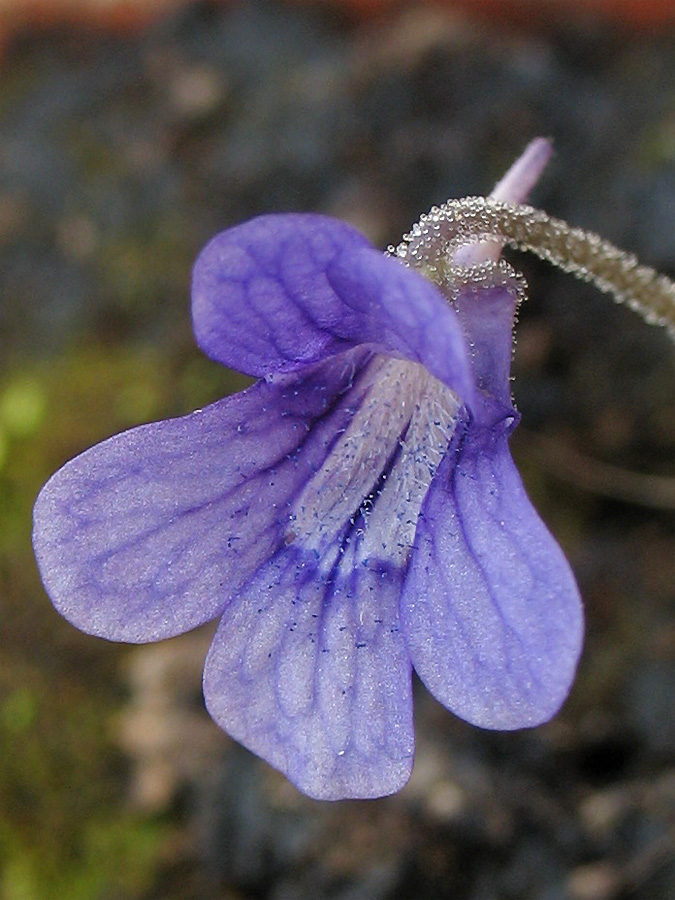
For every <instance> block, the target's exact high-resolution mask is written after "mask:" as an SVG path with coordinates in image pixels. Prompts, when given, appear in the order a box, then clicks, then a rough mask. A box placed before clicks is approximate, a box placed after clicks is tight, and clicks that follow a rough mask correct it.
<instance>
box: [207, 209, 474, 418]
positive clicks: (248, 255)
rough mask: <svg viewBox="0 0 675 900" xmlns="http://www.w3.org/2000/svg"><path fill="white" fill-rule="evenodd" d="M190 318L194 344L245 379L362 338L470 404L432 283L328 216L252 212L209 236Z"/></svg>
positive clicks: (461, 358)
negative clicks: (252, 215) (415, 366)
mask: <svg viewBox="0 0 675 900" xmlns="http://www.w3.org/2000/svg"><path fill="white" fill-rule="evenodd" d="M192 317H193V324H194V330H195V335H196V337H197V342H198V343H199V345H200V347H201V348H202V350H204V352H205V353H206V354H207V355H208V356H210V357H211V358H213V359H215V360H217V361H218V362H221V363H223V364H224V365H227V366H230V367H231V368H234V369H238V370H239V371H242V372H246V373H248V374H250V375H257V376H260V375H269V374H270V373H274V372H292V371H297V370H298V369H301V368H303V367H304V366H307V365H311V364H312V363H315V362H317V361H318V360H321V359H324V358H325V357H327V356H332V355H334V354H337V353H341V352H344V351H345V350H347V349H349V348H352V347H354V346H357V345H362V344H366V345H368V346H369V347H371V349H374V350H375V351H377V352H379V353H386V354H390V355H394V356H403V357H406V358H408V359H411V360H413V361H415V362H420V363H422V364H423V365H424V366H425V367H426V368H427V369H428V370H429V371H430V372H431V373H432V374H433V375H435V376H436V377H437V378H439V379H440V380H441V381H443V382H445V383H446V384H447V385H448V386H449V387H450V388H452V389H453V390H455V391H457V393H459V395H460V396H461V397H462V399H463V400H464V401H465V402H470V400H471V396H472V391H473V379H472V377H471V371H470V366H469V360H468V354H467V350H466V347H465V342H464V338H463V335H462V331H461V327H460V325H459V322H458V321H457V318H456V316H455V314H454V312H453V311H452V310H451V309H450V307H449V305H448V303H447V302H446V301H445V300H444V298H443V297H442V295H441V294H440V292H439V291H438V290H437V288H436V287H435V286H434V285H433V284H432V283H431V282H430V281H428V280H427V279H425V278H424V277H423V276H422V275H420V274H419V273H417V272H415V271H413V270H412V269H408V268H406V267H405V266H404V265H403V264H402V263H401V262H400V261H399V260H397V259H393V258H390V257H385V256H384V255H383V254H382V253H380V252H379V251H377V250H375V249H374V248H373V247H371V246H370V245H369V244H368V242H367V241H366V239H365V238H364V237H363V236H362V235H361V234H359V232H358V231H356V230H355V229H353V228H351V227H350V226H348V225H346V224H345V223H343V222H340V221H338V220H336V219H331V218H329V217H327V216H319V215H306V214H285V215H272V216H260V217H259V218H256V219H252V220H251V221H249V222H245V223H244V224H242V225H238V226H236V227H234V228H230V229H229V230H227V231H224V232H223V233H222V234H219V235H217V236H216V237H215V238H214V239H213V240H212V241H211V242H210V243H209V244H208V245H207V246H206V247H205V248H204V250H203V251H202V253H201V255H200V256H199V258H198V260H197V262H196V264H195V267H194V272H193V280H192Z"/></svg>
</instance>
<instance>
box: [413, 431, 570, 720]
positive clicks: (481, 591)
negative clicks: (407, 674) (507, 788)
mask: <svg viewBox="0 0 675 900" xmlns="http://www.w3.org/2000/svg"><path fill="white" fill-rule="evenodd" d="M472 438H474V439H475V440H474V441H473V443H472ZM401 619H402V624H403V628H404V633H405V635H406V640H407V643H408V648H409V651H410V655H411V658H412V661H413V665H414V667H415V669H416V671H417V673H418V674H419V676H420V677H421V679H422V681H423V682H424V683H425V684H426V686H427V687H428V688H429V690H430V691H431V692H432V694H434V696H435V697H436V698H437V699H438V700H440V702H441V703H443V705H444V706H446V707H448V708H449V709H450V710H452V711H453V712H454V713H456V714H457V715H458V716H461V717H462V718H463V719H466V720H467V721H469V722H472V723H473V724H475V725H479V726H482V727H484V728H495V729H504V730H507V729H514V728H523V727H528V726H534V725H537V724H540V723H541V722H544V721H546V720H548V719H549V718H551V717H552V716H553V715H554V714H555V713H556V712H557V710H558V709H559V707H560V705H561V704H562V703H563V701H564V699H565V698H566V696H567V694H568V692H569V689H570V686H571V683H572V680H573V677H574V673H575V670H576V665H577V661H578V658H579V654H580V652H581V644H582V638H583V617H582V609H581V601H580V598H579V593H578V590H577V587H576V584H575V581H574V577H573V575H572V572H571V570H570V567H569V565H568V563H567V561H566V559H565V557H564V556H563V553H562V551H561V550H560V548H559V547H558V545H557V543H556V542H555V540H554V538H553V537H552V535H551V534H550V533H549V531H548V530H547V529H546V527H545V525H544V524H543V523H542V521H541V519H540V518H539V516H538V515H537V513H536V511H535V510H534V508H533V507H532V505H531V503H530V501H529V499H528V497H527V494H526V493H525V489H524V487H523V484H522V482H521V480H520V476H519V475H518V472H517V470H516V468H515V465H514V463H513V460H512V459H511V456H510V453H509V450H508V446H507V442H506V437H504V436H503V437H502V438H500V439H498V440H496V442H495V443H490V442H487V441H481V440H480V439H479V438H478V437H477V436H476V435H473V436H472V433H471V429H469V431H468V434H467V435H465V436H464V439H463V443H462V444H461V445H460V447H459V449H458V451H457V452H456V453H449V454H448V455H447V457H446V459H445V460H444V463H443V464H442V465H441V467H440V468H439V471H438V473H437V475H436V478H435V479H434V481H433V482H432V484H431V487H430V489H429V492H428V495H427V497H426V500H425V503H424V505H423V507H422V514H421V517H420V521H419V524H418V528H417V534H416V540H415V547H414V549H413V555H412V560H411V565H410V569H409V572H408V577H407V580H406V583H405V585H404V590H403V597H402V611H401Z"/></svg>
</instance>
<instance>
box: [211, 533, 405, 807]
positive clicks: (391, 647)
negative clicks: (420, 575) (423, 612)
mask: <svg viewBox="0 0 675 900" xmlns="http://www.w3.org/2000/svg"><path fill="white" fill-rule="evenodd" d="M401 577H402V576H401V573H400V571H398V570H396V569H393V570H392V569H387V568H385V567H377V566H375V565H371V564H366V563H362V564H361V565H360V566H357V567H352V566H351V564H349V565H346V566H344V567H341V566H340V565H337V566H336V567H335V568H334V569H333V571H331V572H330V573H326V572H322V571H321V570H320V567H319V562H318V560H317V559H316V558H314V557H313V556H312V555H311V554H308V553H306V552H303V551H298V550H296V549H295V548H289V549H288V550H284V551H281V552H280V553H279V554H277V555H276V556H275V557H274V558H273V559H271V560H270V561H269V563H268V564H267V565H265V566H263V567H262V568H261V569H260V570H259V571H258V572H257V573H256V575H255V576H254V577H253V578H252V579H251V581H250V583H249V584H248V585H247V586H246V588H245V589H244V590H243V591H242V593H241V595H240V596H238V597H237V598H236V599H235V600H234V601H233V602H232V603H231V604H230V605H229V606H228V607H227V609H226V610H225V612H224V614H223V618H222V621H221V624H220V626H219V628H218V631H217V633H216V636H215V639H214V641H213V644H212V647H211V650H210V652H209V655H208V657H207V661H206V667H205V670H204V696H205V698H206V703H207V707H208V709H209V712H210V713H211V715H212V716H213V718H214V719H215V721H216V722H217V723H218V724H219V725H220V726H221V727H222V728H224V729H225V730H226V731H227V732H228V733H229V734H230V735H231V736H232V737H234V738H235V739H236V740H237V741H240V742H241V743H242V744H244V745H245V746H246V747H248V748H249V749H251V750H252V751H253V752H254V753H257V754H258V755H259V756H261V757H262V758H263V759H265V760H267V761H268V762H269V763H271V765H273V766H274V767H275V768H277V769H279V770H280V771H281V772H283V773H284V774H285V775H286V776H287V777H288V778H289V779H290V780H291V781H292V782H293V783H294V784H296V785H297V787H298V788H299V789H300V790H302V791H304V792H305V793H306V794H308V795H309V796H311V797H315V798H317V799H323V800H338V799H343V798H359V797H360V798H366V797H380V796H383V795H385V794H390V793H393V792H394V791H396V790H399V789H400V788H401V787H402V786H403V785H404V784H405V783H406V781H407V780H408V777H409V776H410V771H411V768H412V758H413V751H414V734H413V724H412V696H411V667H410V661H409V659H408V656H407V652H406V650H405V647H404V645H403V641H402V638H401V634H400V630H399V622H398V599H399V595H400V587H401Z"/></svg>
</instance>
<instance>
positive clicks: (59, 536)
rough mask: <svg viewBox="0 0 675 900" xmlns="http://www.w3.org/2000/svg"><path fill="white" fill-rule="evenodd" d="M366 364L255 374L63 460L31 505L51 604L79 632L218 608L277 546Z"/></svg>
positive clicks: (138, 631) (177, 623) (144, 635)
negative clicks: (216, 398)
mask: <svg viewBox="0 0 675 900" xmlns="http://www.w3.org/2000/svg"><path fill="white" fill-rule="evenodd" d="M369 359H370V355H369V354H368V353H363V352H357V353H351V354H347V355H345V356H343V357H340V358H336V359H335V360H333V361H331V362H330V363H324V364H323V365H321V366H319V367H314V369H313V370H308V371H307V372H305V373H303V375H302V377H300V376H293V377H290V376H280V377H279V378H278V379H277V381H276V382H275V383H273V384H270V383H266V382H259V383H258V384H256V385H254V386H253V387H251V388H249V389H248V390H246V391H243V392H242V393H240V394H237V395H235V396H233V397H230V398H227V399H226V400H223V401H220V402H218V403H215V404H213V405H212V406H209V407H207V408H206V409H203V410H199V411H197V412H195V413H192V414H191V415H188V416H185V417H183V418H179V419H172V420H169V421H164V422H157V423H153V424H150V425H143V426H141V427H139V428H135V429H132V430H131V431H127V432H125V433H123V434H119V435H116V436H115V437H112V438H110V439H109V440H107V441H104V442H103V443H102V444H99V445H98V446H96V447H93V448H91V449H90V450H88V451H87V452H85V453H83V454H82V455H81V456H78V457H77V458H76V459H74V460H72V461H71V462H69V463H67V464H66V465H65V466H64V467H63V468H62V469H60V470H59V471H58V472H57V473H56V474H55V475H54V476H52V478H51V479H50V480H49V481H48V482H47V484H46V485H45V487H44V488H43V489H42V491H41V492H40V495H39V497H38V499H37V502H36V504H35V511H34V532H33V542H34V548H35V554H36V559H37V561H38V566H39V569H40V572H41V575H42V579H43V582H44V584H45V587H46V589H47V592H48V593H49V595H50V597H51V598H52V601H53V602H54V605H55V606H56V608H57V609H58V610H59V611H60V612H61V613H62V614H63V615H64V616H65V617H66V618H67V619H69V620H70V621H71V622H72V623H73V624H75V625H76V626H77V627H78V628H81V629H82V630H83V631H86V632H89V633H91V634H96V635H100V636H103V637H106V638H108V639H110V640H123V641H131V642H143V641H153V640H159V639H161V638H164V637H170V636H171V635H175V634H180V633H182V632H184V631H187V630H189V629H191V628H194V627H196V626H197V625H200V624H202V623H203V622H206V621H208V620H210V619H212V618H214V617H216V616H217V615H218V614H219V613H220V612H221V611H222V609H223V608H224V606H225V605H226V603H227V602H228V599H229V598H230V597H231V596H232V595H233V594H235V593H236V592H237V590H238V589H239V588H240V587H241V585H242V584H243V583H244V582H245V581H246V579H247V578H249V577H250V575H251V573H252V572H253V571H254V570H255V569H256V568H257V567H258V566H260V565H261V564H262V563H263V562H264V561H265V560H266V559H268V558H269V557H270V556H271V555H273V554H274V552H276V550H277V549H278V546H279V544H280V542H283V533H284V528H285V527H286V526H287V524H288V516H289V512H290V510H291V504H292V501H293V499H294V498H297V497H298V496H299V495H300V494H301V493H302V490H303V489H304V487H305V485H306V484H307V482H308V481H309V480H310V479H311V478H312V476H313V475H314V474H315V473H316V472H317V471H318V469H319V468H320V467H321V466H322V464H323V462H324V461H325V459H326V457H327V455H328V454H329V453H330V449H331V447H332V445H333V443H334V442H335V440H336V439H337V437H336V436H337V435H338V434H339V433H340V432H341V431H343V430H344V429H345V428H346V427H347V426H348V424H349V422H350V421H351V419H352V417H353V415H354V408H355V407H358V403H359V396H360V395H359V387H358V385H357V387H356V388H354V379H355V377H356V376H357V373H358V372H359V371H360V367H361V366H363V365H365V363H366V361H367V360H369ZM367 389H368V387H367V385H366V387H365V388H364V390H367Z"/></svg>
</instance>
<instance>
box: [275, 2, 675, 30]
mask: <svg viewBox="0 0 675 900" xmlns="http://www.w3.org/2000/svg"><path fill="white" fill-rule="evenodd" d="M291 2H295V3H296V4H300V5H302V4H303V3H307V2H308V0H291ZM314 2H316V3H322V4H324V5H331V6H334V7H338V8H342V9H343V10H345V11H346V12H348V13H349V14H351V15H354V16H357V17H359V18H369V19H372V18H376V17H381V16H383V15H387V14H389V13H391V12H392V11H393V10H395V9H403V8H409V7H410V6H411V2H406V0H314ZM429 2H434V3H435V4H436V5H440V6H446V7H448V8H450V9H462V10H466V11H468V12H470V13H472V14H473V15H475V16H476V17H478V18H481V19H486V18H487V19H492V20H493V21H494V20H499V21H510V22H514V23H518V24H523V23H530V24H531V25H534V26H546V25H549V24H551V25H552V24H558V23H560V22H562V21H564V20H565V19H566V18H570V17H571V16H574V17H575V18H579V19H581V18H583V17H584V16H585V17H586V18H589V17H594V18H596V19H597V18H603V19H607V20H609V21H615V22H618V23H620V24H624V25H630V26H632V27H640V28H655V27H658V26H667V25H675V0H429Z"/></svg>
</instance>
